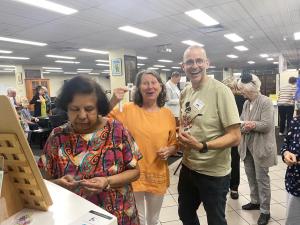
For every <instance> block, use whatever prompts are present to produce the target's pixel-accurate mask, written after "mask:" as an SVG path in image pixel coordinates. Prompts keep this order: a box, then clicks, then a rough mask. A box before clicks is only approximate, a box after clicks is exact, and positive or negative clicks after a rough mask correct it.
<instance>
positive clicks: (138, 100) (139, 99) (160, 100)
mask: <svg viewBox="0 0 300 225" xmlns="http://www.w3.org/2000/svg"><path fill="white" fill-rule="evenodd" d="M144 74H151V75H152V76H154V77H155V78H156V79H157V81H158V82H159V83H160V85H161V92H160V93H159V95H158V97H157V101H156V103H157V106H158V107H163V106H164V105H165V103H166V96H167V94H166V88H165V85H164V84H163V82H162V80H161V78H160V76H159V75H158V73H157V72H155V71H153V70H142V71H140V72H138V74H137V75H136V79H135V86H136V91H135V92H134V96H133V102H134V104H136V105H138V106H140V107H142V106H143V96H142V94H141V91H140V86H141V81H142V77H143V75H144Z"/></svg>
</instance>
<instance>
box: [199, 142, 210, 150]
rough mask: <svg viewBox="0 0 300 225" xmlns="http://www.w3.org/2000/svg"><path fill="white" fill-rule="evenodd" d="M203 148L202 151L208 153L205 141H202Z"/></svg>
mask: <svg viewBox="0 0 300 225" xmlns="http://www.w3.org/2000/svg"><path fill="white" fill-rule="evenodd" d="M201 144H202V145H203V148H202V149H200V150H199V152H200V153H206V152H207V151H208V148H207V144H206V142H205V141H201Z"/></svg>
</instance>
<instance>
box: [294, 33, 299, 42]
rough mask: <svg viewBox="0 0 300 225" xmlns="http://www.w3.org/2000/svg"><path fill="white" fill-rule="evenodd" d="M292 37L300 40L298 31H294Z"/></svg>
mask: <svg viewBox="0 0 300 225" xmlns="http://www.w3.org/2000/svg"><path fill="white" fill-rule="evenodd" d="M294 39H295V40H296V41H297V40H300V32H295V33H294Z"/></svg>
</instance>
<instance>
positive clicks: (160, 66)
mask: <svg viewBox="0 0 300 225" xmlns="http://www.w3.org/2000/svg"><path fill="white" fill-rule="evenodd" d="M153 67H158V68H164V67H166V66H163V65H153Z"/></svg>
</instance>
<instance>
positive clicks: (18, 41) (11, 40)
mask: <svg viewBox="0 0 300 225" xmlns="http://www.w3.org/2000/svg"><path fill="white" fill-rule="evenodd" d="M0 41H7V42H13V43H19V44H26V45H37V46H46V45H47V44H46V43H42V42H36V41H26V40H21V39H15V38H7V37H0Z"/></svg>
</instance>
